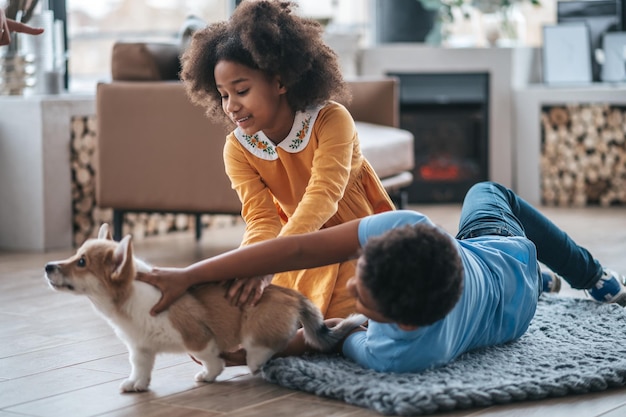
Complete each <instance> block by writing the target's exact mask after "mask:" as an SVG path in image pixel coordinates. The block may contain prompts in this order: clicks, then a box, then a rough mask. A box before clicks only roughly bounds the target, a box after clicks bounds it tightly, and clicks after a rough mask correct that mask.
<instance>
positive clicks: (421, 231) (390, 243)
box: [360, 223, 463, 326]
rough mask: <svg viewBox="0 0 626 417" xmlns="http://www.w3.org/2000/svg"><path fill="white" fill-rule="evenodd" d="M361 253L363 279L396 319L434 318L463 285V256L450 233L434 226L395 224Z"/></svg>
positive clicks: (425, 321)
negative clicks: (400, 225)
mask: <svg viewBox="0 0 626 417" xmlns="http://www.w3.org/2000/svg"><path fill="white" fill-rule="evenodd" d="M361 256H362V257H363V260H364V262H363V266H362V267H361V273H360V280H361V282H362V283H363V285H364V286H365V287H366V288H367V289H368V290H369V291H370V293H371V294H372V298H373V299H374V302H375V303H376V309H377V311H378V312H379V313H381V314H382V315H384V316H385V317H386V318H388V319H390V320H392V321H394V322H395V323H399V324H406V325H413V326H427V325H429V324H432V323H434V322H436V321H437V320H440V319H442V318H443V317H445V316H446V314H448V313H449V312H450V311H451V310H452V308H453V307H454V306H455V305H456V303H457V302H458V300H459V298H460V296H461V293H462V291H463V265H462V263H461V257H460V255H459V253H458V250H457V248H456V245H455V244H454V242H453V240H452V238H451V237H450V236H449V235H448V234H447V233H445V232H444V231H442V230H441V229H439V228H438V227H436V226H433V225H429V224H422V223H420V224H417V225H408V226H403V227H400V228H396V229H392V230H390V231H388V232H386V233H385V234H383V235H381V236H377V237H375V238H371V239H370V240H368V241H367V243H366V245H365V247H364V248H363V251H362V255H361Z"/></svg>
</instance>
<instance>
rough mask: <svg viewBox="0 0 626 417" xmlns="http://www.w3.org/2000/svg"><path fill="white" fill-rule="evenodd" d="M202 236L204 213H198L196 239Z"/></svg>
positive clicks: (198, 239)
mask: <svg viewBox="0 0 626 417" xmlns="http://www.w3.org/2000/svg"><path fill="white" fill-rule="evenodd" d="M200 238H202V214H196V241H200Z"/></svg>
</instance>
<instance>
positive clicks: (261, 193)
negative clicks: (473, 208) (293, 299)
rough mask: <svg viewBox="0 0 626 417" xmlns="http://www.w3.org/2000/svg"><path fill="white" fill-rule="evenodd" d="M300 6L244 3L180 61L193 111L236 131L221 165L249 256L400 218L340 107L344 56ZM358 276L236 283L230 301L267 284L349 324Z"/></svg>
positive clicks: (325, 274) (348, 271) (330, 269)
mask: <svg viewBox="0 0 626 417" xmlns="http://www.w3.org/2000/svg"><path fill="white" fill-rule="evenodd" d="M294 7H295V4H294V3H291V2H283V1H244V2H242V3H241V4H240V5H239V6H238V7H237V8H236V10H235V12H234V13H233V15H232V17H231V18H230V20H229V21H227V22H219V23H216V24H212V25H210V26H208V27H207V28H205V29H203V30H201V31H198V32H196V33H195V35H194V37H193V40H192V42H191V45H190V47H189V49H188V50H187V51H186V53H185V54H184V56H183V69H182V72H181V75H182V79H183V81H184V83H185V86H186V90H187V93H188V95H189V97H190V98H191V100H192V101H193V102H194V103H196V104H199V105H203V106H206V108H207V115H208V116H209V117H211V118H222V119H224V118H225V119H226V121H227V122H228V123H234V124H235V125H236V128H235V130H234V131H233V132H231V133H230V134H229V135H228V137H227V138H226V144H225V147H224V162H225V166H226V173H227V174H228V176H229V178H230V180H231V183H232V186H233V188H234V189H235V190H236V191H237V194H238V195H239V198H240V200H241V202H242V216H243V218H244V220H245V223H246V230H245V234H244V237H243V241H242V246H245V245H249V244H251V243H256V242H260V241H264V240H267V239H271V238H275V237H277V236H287V235H294V234H301V233H306V232H312V231H316V230H319V229H322V228H326V227H329V226H333V225H337V224H341V223H345V222H347V221H349V220H353V219H356V218H362V217H365V216H367V215H370V214H373V213H379V212H383V211H388V210H393V209H394V206H393V203H392V201H391V199H390V198H389V195H388V194H387V192H386V191H385V189H384V188H383V186H382V184H381V182H380V180H379V178H378V177H377V176H376V173H375V172H374V171H373V169H372V167H371V166H370V164H369V163H368V162H367V161H366V160H365V159H364V157H363V155H362V154H361V151H360V148H359V139H358V136H357V132H356V130H355V126H354V121H353V119H352V117H351V115H350V114H349V113H348V111H347V110H346V108H345V107H344V106H342V105H341V104H339V103H337V102H335V101H333V100H340V99H347V98H348V96H349V93H348V91H347V87H346V85H345V83H344V81H343V78H342V75H341V71H340V68H339V64H338V61H337V57H336V55H335V53H334V52H333V51H332V50H331V49H330V48H329V47H328V46H327V45H326V44H325V43H324V41H323V39H322V28H321V26H320V25H319V24H317V23H316V22H314V21H312V20H308V19H304V18H302V17H299V16H297V15H296V14H294V12H293V10H292V9H293V8H294ZM354 270H355V264H354V261H347V262H343V263H340V264H335V265H330V266H325V267H321V268H316V269H312V270H301V271H294V272H286V273H281V274H276V275H274V276H273V278H272V276H271V275H269V276H264V277H256V278H249V279H245V280H235V281H234V282H233V284H232V285H231V288H230V291H229V296H230V297H231V298H232V299H233V300H234V302H236V303H238V304H242V303H245V302H256V301H257V300H258V299H259V298H260V296H261V294H262V291H263V288H264V287H265V286H266V285H267V284H268V283H269V282H270V281H271V282H272V283H274V284H277V285H282V286H285V287H289V288H294V289H296V290H298V291H300V292H301V293H303V294H304V295H306V296H307V297H309V298H310V299H311V300H312V301H313V302H314V303H315V304H316V305H317V306H318V307H319V308H320V309H321V310H322V312H323V313H324V315H325V316H327V317H345V316H346V315H347V314H349V313H351V312H353V311H354V300H353V299H352V298H351V297H350V296H349V295H348V294H347V292H346V289H345V288H346V282H347V281H348V279H349V278H350V277H352V276H353V275H354ZM233 278H236V277H233Z"/></svg>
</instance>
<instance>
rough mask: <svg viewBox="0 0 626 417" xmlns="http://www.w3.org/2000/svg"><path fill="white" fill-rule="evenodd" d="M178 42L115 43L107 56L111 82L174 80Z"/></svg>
mask: <svg viewBox="0 0 626 417" xmlns="http://www.w3.org/2000/svg"><path fill="white" fill-rule="evenodd" d="M179 54H180V43H179V42H178V41H177V42H170V43H168V42H116V43H115V44H114V45H113V53H112V54H111V77H112V78H113V80H114V81H168V80H177V79H178V73H179V72H180V59H179V57H178V56H179Z"/></svg>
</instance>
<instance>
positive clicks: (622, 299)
mask: <svg viewBox="0 0 626 417" xmlns="http://www.w3.org/2000/svg"><path fill="white" fill-rule="evenodd" d="M588 291H589V295H591V297H593V299H595V300H597V301H601V302H603V303H616V304H619V305H621V306H622V307H626V277H624V276H623V275H620V274H618V273H617V272H615V271H612V270H610V269H606V268H605V269H604V272H603V273H602V276H601V277H600V279H599V280H598V282H596V285H594V286H593V287H591V288H589V290H588Z"/></svg>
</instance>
